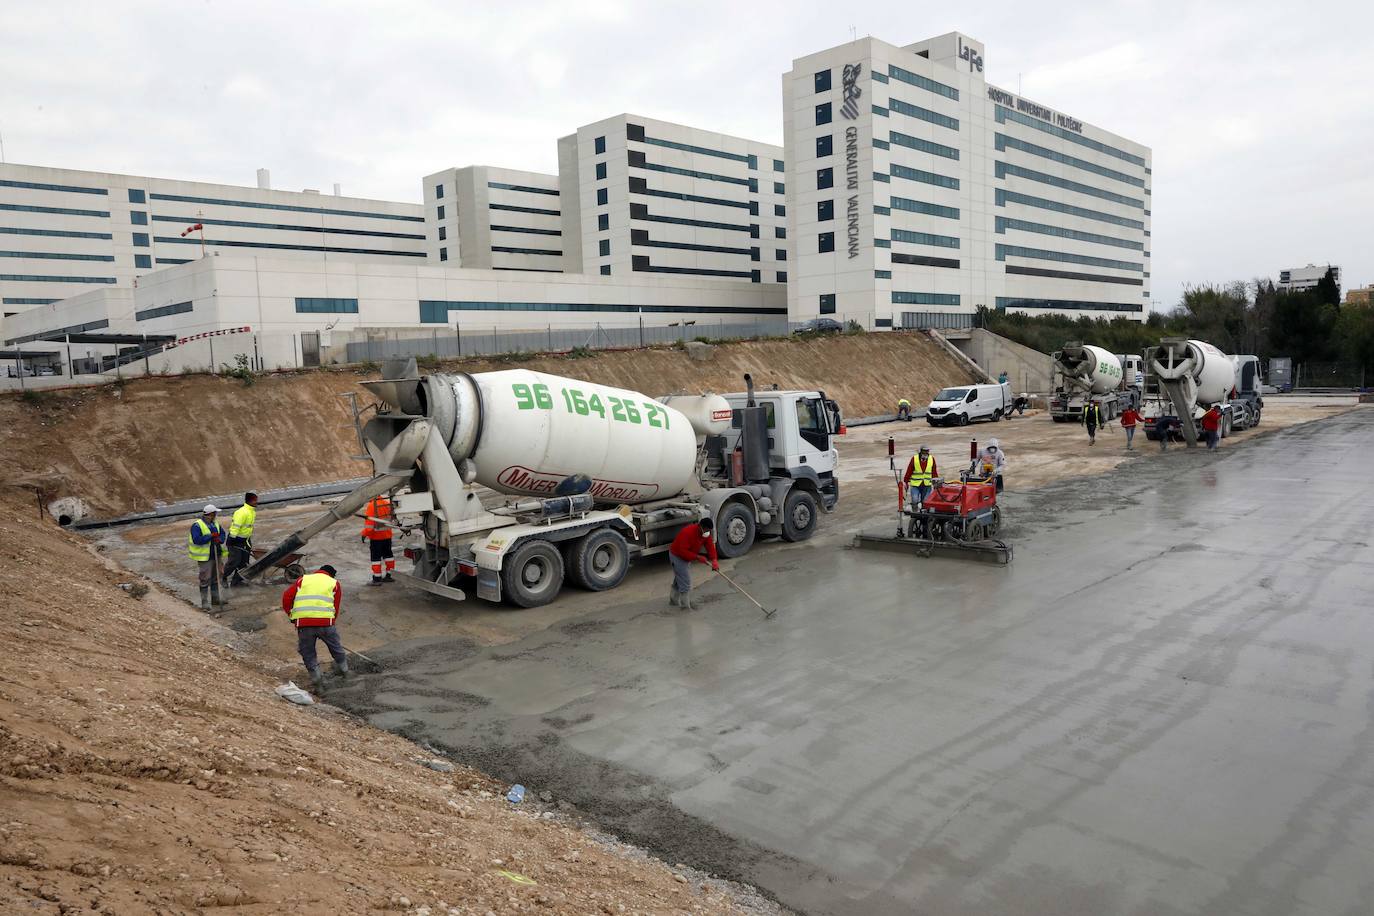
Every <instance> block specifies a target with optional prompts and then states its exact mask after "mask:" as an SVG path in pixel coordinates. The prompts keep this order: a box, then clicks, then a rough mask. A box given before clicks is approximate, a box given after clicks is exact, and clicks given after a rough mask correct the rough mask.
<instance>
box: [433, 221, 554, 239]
mask: <svg viewBox="0 0 1374 916" xmlns="http://www.w3.org/2000/svg"><path fill="white" fill-rule="evenodd" d="M491 231H492V232H523V233H524V234H526V235H557V236H561V235H562V234H563V230H561V229H531V228H530V227H529V226H498V225H496V224H495V223H493V224H492V227H491ZM439 232H440V233H441V234H440V236H439V238H440V239H443V238H445V237H446V233H444V227H443V226H440V227H439Z"/></svg>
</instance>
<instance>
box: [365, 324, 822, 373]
mask: <svg viewBox="0 0 1374 916" xmlns="http://www.w3.org/2000/svg"><path fill="white" fill-rule="evenodd" d="M799 326H800V323H799V322H789V321H788V320H787V319H785V318H777V319H761V320H758V321H748V322H738V321H695V322H687V323H683V322H679V323H677V324H668V325H636V326H633V327H628V328H626V327H620V328H607V327H603V326H602V325H599V324H598V325H595V326H593V327H590V328H555V327H553V326H551V325H550V326H547V327H544V328H542V329H537V328H535V329H524V330H518V331H510V330H502V329H500V328H496V327H488V328H483V327H481V326H480V325H475V324H460V325H458V326H457V327H445V328H443V329H439V328H436V329H434V330H433V331H431V332H428V333H425V332H420V333H416V331H414V330H413V329H403V330H398V331H396V332H394V333H388V334H387V335H386V336H385V337H378V336H375V335H374V336H372V337H371V338H370V339H368V340H365V341H354V342H350V343H348V344H347V345H346V348H345V355H344V360H345V362H349V363H362V362H381V361H382V360H384V359H389V358H392V357H397V356H416V357H420V356H427V357H434V358H437V359H456V358H458V357H463V356H500V355H502V354H505V353H562V352H567V351H568V350H574V349H578V348H585V349H588V350H614V349H630V348H634V347H647V346H651V345H653V344H672V343H679V342H682V343H685V342H687V341H689V340H698V339H704V340H708V341H716V340H746V339H750V338H758V337H783V336H786V335H787V334H790V333H791V332H792V330H793V329H794V328H797V327H799Z"/></svg>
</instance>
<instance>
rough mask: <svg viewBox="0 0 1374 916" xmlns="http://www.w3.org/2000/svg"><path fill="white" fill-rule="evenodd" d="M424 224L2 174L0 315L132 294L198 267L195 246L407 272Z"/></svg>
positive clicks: (419, 248)
mask: <svg viewBox="0 0 1374 916" xmlns="http://www.w3.org/2000/svg"><path fill="white" fill-rule="evenodd" d="M260 176H261V178H262V182H261V183H263V184H267V183H268V182H267V180H266V177H265V176H266V173H265V172H263V173H260ZM424 223H425V219H424V213H423V210H422V208H421V207H420V206H419V205H418V204H408V203H398V202H394V201H379V200H364V199H359V198H352V197H342V196H337V195H325V194H320V193H319V192H317V191H275V190H271V189H270V188H266V187H256V188H251V187H241V186H236V185H221V184H206V183H203V182H194V181H178V180H174V179H168V178H148V177H138V176H133V175H116V174H111V173H106V172H89V171H79V170H75V169H54V168H46V167H41V166H30V165H0V240H7V241H5V242H4V243H3V244H0V310H2V313H3V314H4V315H13V314H16V313H19V312H22V311H24V310H26V309H29V308H32V307H34V306H37V305H47V304H49V303H52V302H56V301H58V300H60V299H65V298H67V297H69V296H74V295H77V294H78V293H82V292H86V291H88V290H90V289H92V288H97V287H100V286H130V285H132V284H133V282H134V280H135V279H136V278H138V277H140V276H143V275H144V274H147V273H150V272H152V271H154V270H157V269H159V268H162V267H167V266H170V265H174V264H184V263H186V262H187V261H191V260H194V259H196V258H199V257H200V256H201V251H202V243H203V245H204V251H206V252H207V253H209V254H216V253H221V252H229V251H232V252H235V253H238V254H264V255H271V256H272V257H274V258H288V259H290V258H305V259H312V260H325V259H331V260H352V261H384V262H391V263H398V264H414V263H416V262H422V261H423V260H424V258H425V225H424ZM195 225H200V226H203V227H204V229H203V232H202V231H201V230H193V231H187V230H188V229H189V227H191V226H195ZM2 324H3V320H2V319H0V325H2Z"/></svg>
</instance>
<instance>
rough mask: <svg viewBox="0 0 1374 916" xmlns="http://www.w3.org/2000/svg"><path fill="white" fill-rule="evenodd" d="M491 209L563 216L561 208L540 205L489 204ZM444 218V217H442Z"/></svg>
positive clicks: (488, 206) (488, 207)
mask: <svg viewBox="0 0 1374 916" xmlns="http://www.w3.org/2000/svg"><path fill="white" fill-rule="evenodd" d="M487 209H489V210H500V211H502V212H505V213H533V214H535V215H536V216H562V215H563V213H562V211H560V210H544V209H541V208H539V207H517V206H515V205H514V204H487ZM441 219H442V217H441Z"/></svg>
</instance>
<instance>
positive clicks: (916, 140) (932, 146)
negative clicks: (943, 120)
mask: <svg viewBox="0 0 1374 916" xmlns="http://www.w3.org/2000/svg"><path fill="white" fill-rule="evenodd" d="M887 139H888V142H890V143H895V144H897V145H898V146H905V147H906V148H907V149H914V150H920V151H921V152H923V153H930V154H931V155H932V156H943V157H945V158H946V159H958V158H959V150H957V149H955V148H954V147H952V146H945V145H944V144H943V143H935V142H933V141H930V140H922V139H921V138H920V137H912V136H909V135H907V134H904V133H901V132H899V131H895V130H893V131H888V134H887Z"/></svg>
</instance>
